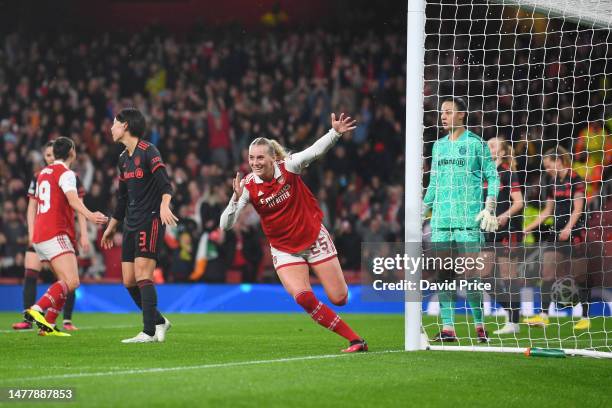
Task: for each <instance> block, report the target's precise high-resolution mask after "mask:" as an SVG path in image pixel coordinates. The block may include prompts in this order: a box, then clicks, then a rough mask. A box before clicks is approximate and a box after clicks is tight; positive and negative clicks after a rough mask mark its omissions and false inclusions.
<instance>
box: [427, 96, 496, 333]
mask: <svg viewBox="0 0 612 408" xmlns="http://www.w3.org/2000/svg"><path fill="white" fill-rule="evenodd" d="M466 117H467V105H466V103H465V102H464V101H463V100H462V99H461V98H456V97H452V98H451V97H449V98H446V99H444V100H443V101H442V106H441V117H440V119H441V122H442V127H443V128H444V131H445V132H447V135H446V136H444V137H443V138H441V139H439V140H437V141H436V142H435V143H434V146H433V152H432V164H431V174H430V182H429V187H428V188H427V193H426V194H425V199H424V203H423V211H424V212H426V211H427V210H428V209H430V208H431V209H432V217H431V242H432V243H434V244H436V243H446V244H448V245H450V246H452V245H455V246H457V247H458V248H459V249H461V248H463V249H464V250H465V252H476V253H477V252H478V250H479V249H480V242H481V232H480V230H481V229H482V230H484V231H487V232H493V231H495V230H496V229H497V226H498V224H497V218H496V217H495V203H496V196H497V192H498V191H499V176H498V174H497V169H496V168H495V163H494V162H493V160H492V159H491V152H490V150H489V147H488V146H487V144H486V143H484V142H483V141H482V139H481V138H480V137H479V136H478V135H476V134H474V133H472V132H470V131H469V130H467V128H466ZM484 182H487V183H488V184H487V185H488V187H487V197H486V201H485V208H484V209H483V208H482V203H483V197H482V195H483V183H484ZM438 246H439V244H438ZM470 247H471V248H472V249H471V250H470V249H469V248H470ZM442 280H444V279H442ZM482 298H483V294H482V291H479V290H472V291H468V292H467V300H468V304H469V306H470V308H471V309H472V314H473V316H474V324H475V326H476V333H477V335H478V341H479V342H488V335H487V332H486V331H485V328H484V320H483V311H482ZM438 299H439V302H440V315H441V318H442V324H443V327H442V331H440V333H438V335H437V336H436V337H435V338H434V339H433V340H434V341H444V342H454V341H457V336H456V334H455V329H454V323H455V322H454V314H455V313H454V303H455V291H450V290H442V291H440V293H439V294H438Z"/></svg>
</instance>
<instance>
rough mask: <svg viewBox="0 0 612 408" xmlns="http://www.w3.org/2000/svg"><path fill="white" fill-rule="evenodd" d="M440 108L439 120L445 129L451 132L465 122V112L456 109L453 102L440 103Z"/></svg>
mask: <svg viewBox="0 0 612 408" xmlns="http://www.w3.org/2000/svg"><path fill="white" fill-rule="evenodd" d="M440 110H441V113H440V121H441V122H442V128H444V130H445V131H447V132H452V131H453V130H454V129H456V128H459V127H462V126H463V125H464V124H465V112H460V111H458V110H457V106H456V105H455V103H454V102H452V101H446V102H444V103H442V107H441V108H440Z"/></svg>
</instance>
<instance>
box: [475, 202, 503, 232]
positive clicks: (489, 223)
mask: <svg viewBox="0 0 612 408" xmlns="http://www.w3.org/2000/svg"><path fill="white" fill-rule="evenodd" d="M495 206H496V203H495V199H493V197H487V201H486V202H485V208H484V210H482V211H481V212H479V213H478V215H477V216H476V221H480V229H482V230H485V231H487V232H495V231H496V230H497V227H498V224H497V217H496V216H495Z"/></svg>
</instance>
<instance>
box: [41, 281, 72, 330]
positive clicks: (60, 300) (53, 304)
mask: <svg viewBox="0 0 612 408" xmlns="http://www.w3.org/2000/svg"><path fill="white" fill-rule="evenodd" d="M67 295H68V286H66V284H65V283H64V282H63V281H57V282H55V283H54V284H53V285H51V286H49V289H47V291H46V292H45V294H44V295H42V297H41V298H40V299H38V302H36V305H37V306H38V307H40V309H41V310H43V311H44V310H47V309H49V310H48V313H47V316H48V317H50V318H52V320H53V321H50V320H49V318H48V317H45V318H46V319H47V321H48V322H49V323H55V319H56V318H57V315H58V314H59V312H60V311H61V310H62V308H63V307H64V303H65V302H66V296H67ZM51 309H53V311H52V310H51ZM53 315H55V316H53Z"/></svg>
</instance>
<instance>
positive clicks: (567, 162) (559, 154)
mask: <svg viewBox="0 0 612 408" xmlns="http://www.w3.org/2000/svg"><path fill="white" fill-rule="evenodd" d="M543 158H544V159H550V160H554V161H556V160H561V163H563V165H564V166H565V167H568V168H569V167H572V155H571V154H570V152H569V151H568V150H567V149H566V148H565V147H563V146H557V147H552V148H550V149H548V150H547V151H546V152H545V153H544V157H543Z"/></svg>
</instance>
